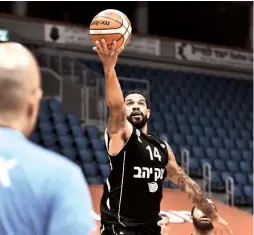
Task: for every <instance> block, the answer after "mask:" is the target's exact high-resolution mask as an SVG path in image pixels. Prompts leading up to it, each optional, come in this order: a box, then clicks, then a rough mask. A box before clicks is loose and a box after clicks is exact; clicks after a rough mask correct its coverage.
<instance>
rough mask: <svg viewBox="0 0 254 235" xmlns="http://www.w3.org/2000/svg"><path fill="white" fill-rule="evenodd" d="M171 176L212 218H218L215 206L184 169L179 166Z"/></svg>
mask: <svg viewBox="0 0 254 235" xmlns="http://www.w3.org/2000/svg"><path fill="white" fill-rule="evenodd" d="M169 178H170V179H171V180H172V181H173V182H174V183H175V184H177V186H178V187H179V188H180V189H181V190H182V191H184V192H186V193H187V195H188V197H189V198H190V199H191V200H192V202H193V204H194V205H195V206H197V207H198V209H200V210H201V211H202V212H203V213H204V214H205V215H206V216H207V217H209V218H210V219H212V220H213V219H216V218H217V213H216V211H215V209H214V208H213V206H212V205H211V204H210V203H209V202H208V201H207V200H206V197H205V196H204V194H203V192H202V190H201V188H200V187H199V185H198V184H197V183H195V182H194V181H193V180H192V179H191V178H190V177H189V176H187V175H186V174H185V173H184V171H183V170H182V169H181V168H180V167H179V166H177V169H175V170H174V171H173V172H172V174H169Z"/></svg>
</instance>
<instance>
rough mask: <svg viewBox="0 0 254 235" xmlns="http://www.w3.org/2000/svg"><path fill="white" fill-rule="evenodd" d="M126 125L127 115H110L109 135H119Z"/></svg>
mask: <svg viewBox="0 0 254 235" xmlns="http://www.w3.org/2000/svg"><path fill="white" fill-rule="evenodd" d="M124 125H125V113H119V114H117V115H110V116H109V119H108V126H107V129H108V133H109V134H111V135H113V134H116V133H118V132H119V131H120V130H121V129H123V128H124Z"/></svg>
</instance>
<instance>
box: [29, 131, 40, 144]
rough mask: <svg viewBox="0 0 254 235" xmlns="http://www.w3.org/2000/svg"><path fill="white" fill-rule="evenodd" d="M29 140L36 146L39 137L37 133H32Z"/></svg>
mask: <svg viewBox="0 0 254 235" xmlns="http://www.w3.org/2000/svg"><path fill="white" fill-rule="evenodd" d="M30 140H31V141H32V142H34V143H36V144H39V143H40V135H39V133H38V132H36V131H34V132H33V133H32V135H31V137H30Z"/></svg>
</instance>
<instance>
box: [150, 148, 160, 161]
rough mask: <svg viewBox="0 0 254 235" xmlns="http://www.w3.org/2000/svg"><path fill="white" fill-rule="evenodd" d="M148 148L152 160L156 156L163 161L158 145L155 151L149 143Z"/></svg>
mask: <svg viewBox="0 0 254 235" xmlns="http://www.w3.org/2000/svg"><path fill="white" fill-rule="evenodd" d="M146 149H147V150H148V151H149V154H150V158H151V160H153V159H154V158H158V159H159V161H161V155H160V153H159V150H158V149H157V148H156V147H154V149H153V152H152V148H151V146H150V145H148V146H147V147H146Z"/></svg>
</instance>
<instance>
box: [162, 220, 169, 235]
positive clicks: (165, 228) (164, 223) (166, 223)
mask: <svg viewBox="0 0 254 235" xmlns="http://www.w3.org/2000/svg"><path fill="white" fill-rule="evenodd" d="M169 225H170V223H169V220H168V218H166V217H162V220H161V221H160V226H161V235H169Z"/></svg>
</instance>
